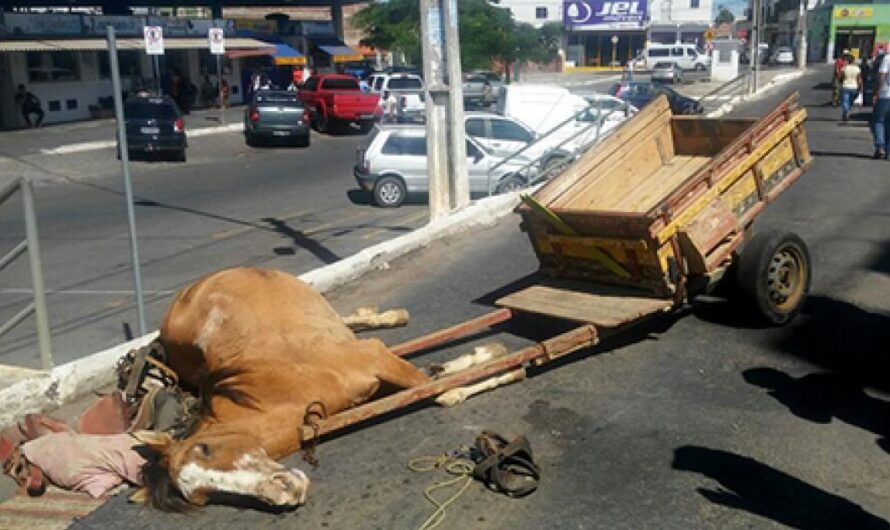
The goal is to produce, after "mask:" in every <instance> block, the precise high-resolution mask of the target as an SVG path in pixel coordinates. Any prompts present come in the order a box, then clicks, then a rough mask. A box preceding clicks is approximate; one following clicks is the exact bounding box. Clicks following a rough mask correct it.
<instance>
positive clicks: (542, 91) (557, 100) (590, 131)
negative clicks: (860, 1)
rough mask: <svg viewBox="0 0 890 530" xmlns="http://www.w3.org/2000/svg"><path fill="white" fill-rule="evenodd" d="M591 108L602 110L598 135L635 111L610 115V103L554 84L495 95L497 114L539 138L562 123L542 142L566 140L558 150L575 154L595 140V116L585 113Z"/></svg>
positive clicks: (519, 87)
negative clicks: (521, 124) (519, 124)
mask: <svg viewBox="0 0 890 530" xmlns="http://www.w3.org/2000/svg"><path fill="white" fill-rule="evenodd" d="M600 97H605V96H600ZM619 104H621V102H619ZM591 106H593V107H595V108H600V107H602V108H601V110H602V111H603V123H602V126H601V127H600V135H601V136H602V135H605V134H607V133H608V132H609V131H611V129H614V128H615V126H616V125H618V124H619V123H621V122H622V121H624V120H625V119H627V116H628V115H630V114H633V113H634V112H636V109H634V108H633V107H630V108H629V109H627V112H624V111H621V112H617V111H616V112H609V111H611V110H614V109H612V108H611V107H609V102H603V103H597V102H596V101H594V100H591V99H589V98H585V97H582V96H580V95H578V94H573V93H571V92H570V91H569V90H568V89H567V88H565V87H560V86H554V85H504V89H503V90H502V91H501V93H500V94H499V96H498V101H497V107H496V111H497V113H498V114H500V115H502V116H507V117H509V118H513V119H515V120H518V121H519V122H521V123H523V124H525V125H526V126H527V127H528V128H530V129H531V130H533V131H534V132H535V133H537V134H538V135H542V134H545V133H547V132H549V131H550V130H552V129H553V128H555V127H557V126H559V125H560V124H563V125H562V127H560V129H559V130H558V131H556V132H554V133H553V134H551V135H550V136H548V137H547V138H545V139H544V141H545V142H547V143H550V142H552V143H554V144H556V145H558V144H560V143H562V142H563V141H566V140H568V141H567V142H566V143H565V144H564V145H563V146H562V148H561V149H562V150H565V151H573V152H576V153H578V152H581V151H583V150H584V149H586V148H587V147H588V146H589V145H590V143H591V142H593V141H594V140H595V139H596V127H595V126H591V123H592V122H595V118H596V116H593V114H591V112H586V113H584V111H585V110H586V109H588V108H589V107H591ZM582 113H583V114H582ZM573 117H574V118H575V119H572V118H573Z"/></svg>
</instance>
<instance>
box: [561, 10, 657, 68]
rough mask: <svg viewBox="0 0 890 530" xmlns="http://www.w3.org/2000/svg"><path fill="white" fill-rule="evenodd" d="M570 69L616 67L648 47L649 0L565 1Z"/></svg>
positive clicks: (567, 57)
mask: <svg viewBox="0 0 890 530" xmlns="http://www.w3.org/2000/svg"><path fill="white" fill-rule="evenodd" d="M563 15H564V16H563V21H564V24H565V28H566V61H565V65H566V70H567V71H571V70H579V69H596V68H615V67H621V66H623V65H625V64H627V62H628V60H630V59H632V58H634V57H635V56H636V55H637V54H638V53H639V52H640V51H641V50H642V49H643V48H645V46H646V37H647V36H646V32H647V25H648V21H649V17H648V0H639V1H632V2H611V1H608V0H565V2H564V4H563Z"/></svg>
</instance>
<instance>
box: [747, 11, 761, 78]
mask: <svg viewBox="0 0 890 530" xmlns="http://www.w3.org/2000/svg"><path fill="white" fill-rule="evenodd" d="M762 15H763V13H762V12H761V0H753V2H752V4H751V34H750V35H748V39H749V44H750V45H751V51H750V52H749V53H748V56H749V57H750V58H751V77H750V78H749V79H748V93H749V94H753V93H755V92H757V86H758V78H759V77H760V25H761V24H762V23H763V22H762V20H761V18H762Z"/></svg>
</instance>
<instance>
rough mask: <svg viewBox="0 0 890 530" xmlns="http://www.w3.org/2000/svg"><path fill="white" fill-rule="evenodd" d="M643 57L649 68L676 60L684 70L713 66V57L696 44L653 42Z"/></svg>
mask: <svg viewBox="0 0 890 530" xmlns="http://www.w3.org/2000/svg"><path fill="white" fill-rule="evenodd" d="M643 57H645V59H646V69H647V70H651V69H652V68H654V67H655V65H656V64H657V63H660V62H664V61H669V62H675V63H677V64H678V65H680V68H682V69H684V70H700V71H704V70H707V69H709V68H710V67H711V57H710V56H709V55H708V54H706V53H705V52H703V51H702V50H699V49H698V48H697V47H696V46H695V45H694V44H659V43H653V44H650V45H649V47H648V48H646V50H645V51H644V52H643Z"/></svg>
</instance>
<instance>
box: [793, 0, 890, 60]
mask: <svg viewBox="0 0 890 530" xmlns="http://www.w3.org/2000/svg"><path fill="white" fill-rule="evenodd" d="M807 22H808V26H809V31H808V34H807V38H808V45H809V48H810V49H811V50H813V51H811V53H810V54H809V55H810V58H813V59H823V60H825V61H827V62H831V61H833V60H834V59H835V58H837V57H838V55H839V54H840V53H841V52H842V51H843V50H845V49H847V50H850V53H851V54H853V56H855V57H874V56H875V54H876V52H877V48H878V46H883V47H884V49H885V50H886V49H887V47H888V46H890V5H888V4H873V5H861V4H849V5H845V4H835V5H833V6H826V7H822V8H819V9H814V10H812V11H810V13H809V16H808V18H807ZM816 53H818V55H816Z"/></svg>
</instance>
